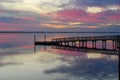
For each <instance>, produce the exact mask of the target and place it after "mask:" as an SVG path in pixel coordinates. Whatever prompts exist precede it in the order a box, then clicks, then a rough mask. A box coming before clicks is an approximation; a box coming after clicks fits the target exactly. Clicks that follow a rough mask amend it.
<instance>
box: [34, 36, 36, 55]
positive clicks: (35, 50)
mask: <svg viewBox="0 0 120 80" xmlns="http://www.w3.org/2000/svg"><path fill="white" fill-rule="evenodd" d="M35 43H36V34H34V53H36V44H35Z"/></svg>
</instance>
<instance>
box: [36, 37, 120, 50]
mask: <svg viewBox="0 0 120 80" xmlns="http://www.w3.org/2000/svg"><path fill="white" fill-rule="evenodd" d="M109 41H111V43H112V45H111V47H112V49H107V43H108V42H109ZM88 42H91V43H92V47H91V49H97V50H110V51H111V50H113V51H115V50H116V51H118V50H119V51H120V35H115V36H89V37H67V38H55V39H52V40H51V41H49V42H48V41H35V45H48V46H62V47H63V46H64V48H65V47H76V48H77V49H79V48H85V49H86V48H88V49H90V48H89V47H88ZM98 42H101V45H100V48H98V47H97V45H98Z"/></svg>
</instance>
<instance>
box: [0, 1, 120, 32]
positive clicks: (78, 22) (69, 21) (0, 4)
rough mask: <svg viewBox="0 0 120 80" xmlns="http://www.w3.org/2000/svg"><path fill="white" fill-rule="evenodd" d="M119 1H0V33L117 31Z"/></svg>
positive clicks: (119, 18) (118, 27) (119, 17)
mask: <svg viewBox="0 0 120 80" xmlns="http://www.w3.org/2000/svg"><path fill="white" fill-rule="evenodd" d="M119 29H120V0H0V31H55V30H65V31H79V30H80V31H86V30H95V31H96V30H99V31H104V30H106V31H119Z"/></svg>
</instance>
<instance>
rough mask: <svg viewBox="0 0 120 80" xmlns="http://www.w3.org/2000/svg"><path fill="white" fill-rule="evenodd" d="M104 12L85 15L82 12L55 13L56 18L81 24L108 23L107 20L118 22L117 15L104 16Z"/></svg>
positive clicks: (119, 15) (119, 18)
mask: <svg viewBox="0 0 120 80" xmlns="http://www.w3.org/2000/svg"><path fill="white" fill-rule="evenodd" d="M104 13H106V12H100V13H87V12H85V11H83V10H66V11H61V12H57V17H58V18H62V19H65V20H78V21H83V22H109V20H113V21H114V20H115V21H118V20H120V14H118V15H109V16H107V15H105V14H104Z"/></svg>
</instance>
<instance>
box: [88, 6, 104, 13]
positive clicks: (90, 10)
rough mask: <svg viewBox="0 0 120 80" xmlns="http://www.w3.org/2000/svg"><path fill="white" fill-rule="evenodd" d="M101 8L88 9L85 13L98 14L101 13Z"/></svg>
mask: <svg viewBox="0 0 120 80" xmlns="http://www.w3.org/2000/svg"><path fill="white" fill-rule="evenodd" d="M102 11H103V8H100V7H88V9H87V12H89V13H99V12H102Z"/></svg>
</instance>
